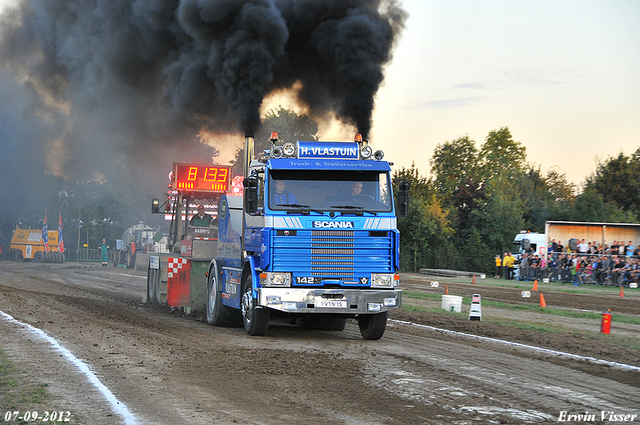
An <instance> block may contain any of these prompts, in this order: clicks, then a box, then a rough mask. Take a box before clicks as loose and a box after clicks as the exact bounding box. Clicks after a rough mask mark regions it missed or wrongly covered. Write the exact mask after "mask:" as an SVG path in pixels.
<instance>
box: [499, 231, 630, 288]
mask: <svg viewBox="0 0 640 425" xmlns="http://www.w3.org/2000/svg"><path fill="white" fill-rule="evenodd" d="M572 248H573V249H572ZM546 249H547V253H548V254H547V255H546V256H545V255H540V254H538V253H537V252H536V250H535V247H531V248H530V249H529V251H528V252H524V253H521V254H518V255H517V257H514V256H513V254H512V253H510V252H505V253H504V254H503V256H502V257H500V255H496V257H495V265H496V274H495V278H496V279H499V278H500V277H501V276H502V277H504V278H505V279H508V280H542V279H549V281H550V282H571V283H573V284H574V285H576V286H578V285H581V284H584V283H591V284H596V285H614V286H629V284H631V283H634V282H635V283H636V284H640V246H634V244H633V242H632V241H628V242H627V243H626V244H625V243H624V242H623V241H614V242H613V244H612V245H611V246H609V245H608V244H606V243H605V244H602V243H597V242H595V241H594V242H586V241H585V240H584V239H582V240H577V239H573V240H571V241H570V243H569V245H568V246H567V247H565V246H563V245H562V242H561V241H557V242H556V240H555V239H553V240H551V241H550V242H549V244H548V246H547V247H546Z"/></svg>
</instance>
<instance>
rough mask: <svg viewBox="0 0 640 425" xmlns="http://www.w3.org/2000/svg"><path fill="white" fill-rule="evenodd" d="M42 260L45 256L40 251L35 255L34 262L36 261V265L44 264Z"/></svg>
mask: <svg viewBox="0 0 640 425" xmlns="http://www.w3.org/2000/svg"><path fill="white" fill-rule="evenodd" d="M42 260H44V254H43V252H42V251H38V252H36V253H35V254H33V261H35V262H36V263H42Z"/></svg>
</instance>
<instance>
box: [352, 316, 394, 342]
mask: <svg viewBox="0 0 640 425" xmlns="http://www.w3.org/2000/svg"><path fill="white" fill-rule="evenodd" d="M388 316H389V312H388V311H385V312H383V313H376V314H361V315H359V316H358V326H359V327H360V335H362V337H363V338H364V339H380V338H382V335H384V331H385V330H386V329H387V317H388Z"/></svg>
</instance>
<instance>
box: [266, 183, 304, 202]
mask: <svg viewBox="0 0 640 425" xmlns="http://www.w3.org/2000/svg"><path fill="white" fill-rule="evenodd" d="M275 187H276V191H275V193H274V194H273V195H271V200H272V203H273V204H275V205H291V204H297V203H298V199H297V198H296V196H295V195H294V194H293V193H291V192H289V191H287V184H286V182H285V181H284V180H276V183H275Z"/></svg>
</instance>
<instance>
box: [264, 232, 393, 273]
mask: <svg viewBox="0 0 640 425" xmlns="http://www.w3.org/2000/svg"><path fill="white" fill-rule="evenodd" d="M394 255H395V252H394V249H393V241H392V234H391V232H380V231H377V232H375V233H372V232H370V231H366V230H298V231H297V233H296V235H289V236H277V235H276V236H274V243H273V248H272V249H271V264H272V267H273V271H286V272H293V274H294V276H313V277H322V278H326V279H328V280H330V279H341V280H354V279H357V278H359V277H369V275H370V274H371V273H391V272H392V260H393V256H394Z"/></svg>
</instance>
